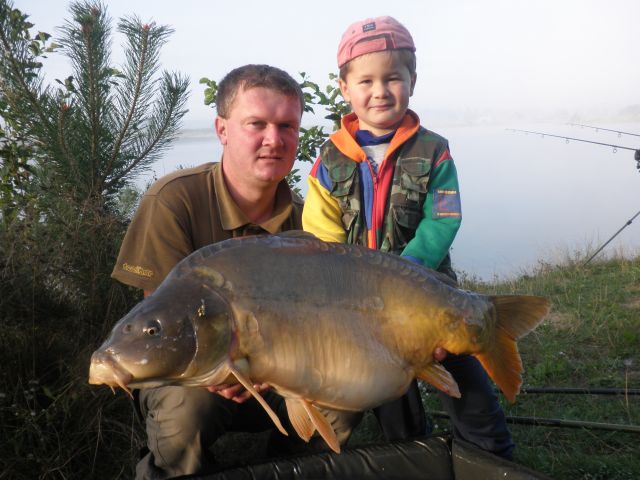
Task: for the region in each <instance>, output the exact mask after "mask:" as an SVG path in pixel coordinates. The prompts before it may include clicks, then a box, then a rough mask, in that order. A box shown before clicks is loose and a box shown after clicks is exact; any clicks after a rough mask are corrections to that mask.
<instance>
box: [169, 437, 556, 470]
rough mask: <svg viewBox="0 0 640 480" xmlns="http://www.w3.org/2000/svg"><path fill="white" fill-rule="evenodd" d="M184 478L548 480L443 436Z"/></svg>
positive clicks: (357, 448)
mask: <svg viewBox="0 0 640 480" xmlns="http://www.w3.org/2000/svg"><path fill="white" fill-rule="evenodd" d="M180 478H181V479H187V478H188V479H202V480H285V479H286V480H289V479H291V480H294V479H296V480H297V479H402V480H410V479H421V480H449V479H452V480H453V479H455V480H493V479H495V480H498V479H500V480H504V479H509V480H549V479H548V477H546V476H544V475H542V474H540V473H538V472H535V471H533V470H531V469H529V468H526V467H524V466H522V465H518V464H516V463H513V462H509V461H507V460H503V459H502V458H500V457H496V456H495V455H491V454H489V453H486V452H484V451H482V450H479V449H477V448H475V447H474V446H472V445H470V444H468V443H465V442H459V441H453V442H451V440H450V439H448V438H445V437H439V436H434V437H427V438H423V439H417V440H410V441H399V442H391V443H383V444H377V445H367V446H361V447H355V448H349V447H347V448H345V449H344V450H343V452H342V453H341V454H335V453H333V452H326V453H319V454H313V455H303V456H295V457H287V458H281V459H276V460H273V461H269V462H265V463H259V464H256V465H247V466H243V467H239V468H233V469H229V470H224V471H221V472H217V473H215V474H211V475H204V476H203V475H199V476H198V475H191V476H188V477H180Z"/></svg>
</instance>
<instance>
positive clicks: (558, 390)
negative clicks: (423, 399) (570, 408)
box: [426, 387, 640, 396]
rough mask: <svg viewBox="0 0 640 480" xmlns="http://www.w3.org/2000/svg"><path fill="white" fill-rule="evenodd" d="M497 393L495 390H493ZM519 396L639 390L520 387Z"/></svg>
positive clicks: (638, 391) (634, 391)
mask: <svg viewBox="0 0 640 480" xmlns="http://www.w3.org/2000/svg"><path fill="white" fill-rule="evenodd" d="M426 391H427V392H429V393H437V392H438V390H436V389H435V388H431V387H427V388H426ZM494 391H495V392H496V393H499V391H498V390H497V389H495V390H494ZM520 393H521V394H569V395H625V396H626V395H632V396H635V395H640V388H601V387H591V388H589V387H586V388H581V387H577V388H576V387H522V388H521V389H520Z"/></svg>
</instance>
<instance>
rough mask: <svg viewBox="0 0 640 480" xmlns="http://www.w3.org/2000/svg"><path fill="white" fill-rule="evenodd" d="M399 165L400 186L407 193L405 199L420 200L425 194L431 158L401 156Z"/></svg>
mask: <svg viewBox="0 0 640 480" xmlns="http://www.w3.org/2000/svg"><path fill="white" fill-rule="evenodd" d="M399 165H400V172H401V175H400V186H401V189H402V191H403V192H405V193H406V195H407V200H409V201H412V202H420V198H421V197H423V198H424V196H426V194H427V184H428V183H429V173H430V172H431V160H430V159H428V158H417V157H412V158H402V159H399Z"/></svg>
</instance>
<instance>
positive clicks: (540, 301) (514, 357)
mask: <svg viewBox="0 0 640 480" xmlns="http://www.w3.org/2000/svg"><path fill="white" fill-rule="evenodd" d="M490 300H491V302H492V303H493V305H494V307H495V312H496V338H495V342H494V344H493V348H491V349H490V350H488V351H485V352H483V353H477V354H475V356H476V358H477V359H478V360H479V361H480V363H481V364H482V366H483V367H484V369H485V370H486V372H487V374H488V375H489V376H490V377H491V379H492V380H493V381H494V382H495V384H496V385H497V386H498V387H499V388H500V390H502V393H504V396H505V397H506V398H507V400H509V401H510V402H512V403H513V402H514V401H515V397H516V395H517V394H518V392H519V391H520V385H522V372H523V371H524V370H523V368H522V359H521V358H520V353H519V352H518V346H517V344H516V340H518V339H520V338H522V337H523V336H525V335H526V334H527V333H529V332H530V331H531V330H533V329H534V328H535V327H536V326H537V325H538V324H539V323H540V322H541V321H542V319H543V318H544V317H545V316H546V315H547V313H549V308H550V302H549V300H548V299H546V298H544V297H536V296H532V295H501V296H493V297H490Z"/></svg>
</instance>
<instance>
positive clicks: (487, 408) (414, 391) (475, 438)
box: [374, 354, 515, 460]
mask: <svg viewBox="0 0 640 480" xmlns="http://www.w3.org/2000/svg"><path fill="white" fill-rule="evenodd" d="M442 365H443V366H444V367H445V368H446V369H447V370H448V371H449V372H450V373H451V375H452V376H453V378H454V379H455V381H456V382H457V383H458V387H459V388H460V393H461V398H453V397H450V396H449V395H447V394H445V393H442V392H438V394H439V397H440V400H441V401H442V404H443V406H444V408H445V410H446V411H447V413H448V414H449V416H450V417H451V423H452V424H453V435H454V438H460V439H463V440H466V441H467V442H470V443H473V444H474V445H476V446H477V447H479V448H481V449H483V450H485V451H488V452H491V453H493V454H495V455H499V456H501V457H503V458H506V459H509V460H510V459H511V458H512V457H513V449H514V448H515V444H514V443H513V439H512V438H511V432H509V429H508V428H507V422H506V419H505V415H504V412H503V410H502V407H501V406H500V403H499V402H498V397H497V395H496V394H495V392H494V389H493V386H492V384H491V382H490V380H489V377H488V375H487V373H486V372H485V370H484V368H482V366H481V365H480V362H478V360H476V359H475V358H474V357H472V356H471V355H451V354H449V355H447V358H446V359H445V360H444V361H443V362H442ZM374 413H375V414H376V417H377V418H378V421H379V422H380V426H381V428H382V431H383V433H384V435H385V437H386V438H387V439H388V440H397V439H406V438H412V437H418V436H423V435H426V434H428V433H430V428H428V427H427V422H426V418H425V413H424V407H423V406H422V401H421V398H420V392H419V390H418V385H417V382H416V381H415V380H414V381H413V382H412V384H411V386H410V388H409V390H408V391H407V393H406V394H405V395H404V396H402V397H401V398H399V399H398V400H395V401H393V402H390V403H387V404H385V405H382V406H381V407H378V408H376V409H374Z"/></svg>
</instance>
